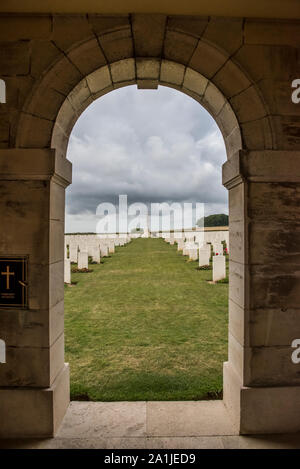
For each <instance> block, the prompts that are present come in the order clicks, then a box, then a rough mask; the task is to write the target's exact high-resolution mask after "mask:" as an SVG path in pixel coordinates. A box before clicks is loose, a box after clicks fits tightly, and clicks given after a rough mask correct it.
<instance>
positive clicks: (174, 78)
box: [160, 60, 185, 86]
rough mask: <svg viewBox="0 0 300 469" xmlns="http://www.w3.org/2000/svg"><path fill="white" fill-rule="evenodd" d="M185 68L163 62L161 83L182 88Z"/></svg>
mask: <svg viewBox="0 0 300 469" xmlns="http://www.w3.org/2000/svg"><path fill="white" fill-rule="evenodd" d="M184 72H185V67H184V65H181V64H177V63H175V62H170V61H168V60H162V62H161V69H160V81H161V82H163V83H169V84H174V85H178V86H181V85H182V83H183V78H184Z"/></svg>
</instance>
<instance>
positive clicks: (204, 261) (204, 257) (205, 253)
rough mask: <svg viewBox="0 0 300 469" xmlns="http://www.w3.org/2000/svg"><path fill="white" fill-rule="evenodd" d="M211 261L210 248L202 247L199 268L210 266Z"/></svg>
mask: <svg viewBox="0 0 300 469" xmlns="http://www.w3.org/2000/svg"><path fill="white" fill-rule="evenodd" d="M209 260H210V246H208V247H201V248H200V249H199V267H201V266H202V265H209Z"/></svg>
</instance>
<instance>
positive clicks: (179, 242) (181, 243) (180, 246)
mask: <svg viewBox="0 0 300 469" xmlns="http://www.w3.org/2000/svg"><path fill="white" fill-rule="evenodd" d="M183 247H184V239H178V240H177V250H178V251H182V250H183Z"/></svg>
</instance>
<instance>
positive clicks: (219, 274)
mask: <svg viewBox="0 0 300 469" xmlns="http://www.w3.org/2000/svg"><path fill="white" fill-rule="evenodd" d="M165 241H166V242H167V243H170V244H171V245H174V244H175V243H177V249H178V251H182V254H183V255H184V256H189V259H190V260H193V261H196V260H199V267H203V266H209V264H210V259H211V257H212V271H213V275H212V277H213V278H212V279H213V282H217V281H218V280H222V279H224V278H226V256H225V255H224V254H225V252H224V250H225V249H226V252H228V249H227V247H226V248H225V247H224V245H223V243H213V244H210V243H205V244H201V245H199V244H197V243H196V242H195V240H192V239H189V238H176V237H174V236H170V237H166V238H165Z"/></svg>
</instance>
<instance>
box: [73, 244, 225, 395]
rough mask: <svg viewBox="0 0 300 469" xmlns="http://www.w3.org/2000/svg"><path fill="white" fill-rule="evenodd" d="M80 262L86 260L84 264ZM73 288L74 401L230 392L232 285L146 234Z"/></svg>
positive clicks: (81, 276) (81, 277)
mask: <svg viewBox="0 0 300 469" xmlns="http://www.w3.org/2000/svg"><path fill="white" fill-rule="evenodd" d="M74 267H76V266H74ZM89 269H91V270H92V272H90V273H72V282H73V284H72V285H71V286H65V334H66V338H65V340H66V361H67V362H69V363H70V369H71V399H72V400H95V401H136V400H200V399H216V398H221V397H222V364H223V362H224V361H226V360H227V325H228V283H218V284H211V283H209V282H208V280H211V278H212V270H198V261H189V260H188V257H187V256H183V255H182V253H181V252H178V251H177V245H176V244H175V245H174V246H171V245H169V244H167V243H166V242H164V240H163V239H151V238H149V239H147V238H144V239H143V238H139V239H136V240H133V241H131V242H130V243H129V244H127V245H126V246H123V247H116V252H115V254H112V255H111V256H110V257H105V258H102V259H101V264H90V265H89Z"/></svg>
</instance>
